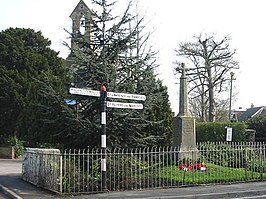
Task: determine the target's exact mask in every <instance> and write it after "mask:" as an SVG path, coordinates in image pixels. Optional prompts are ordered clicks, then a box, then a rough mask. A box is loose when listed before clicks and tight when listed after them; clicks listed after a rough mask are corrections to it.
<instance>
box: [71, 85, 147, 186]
mask: <svg viewBox="0 0 266 199" xmlns="http://www.w3.org/2000/svg"><path fill="white" fill-rule="evenodd" d="M69 93H70V94H73V95H85V96H92V97H100V110H101V132H102V133H101V148H102V156H101V176H102V190H103V191H107V187H106V108H107V107H108V108H120V109H143V104H140V103H124V102H111V101H110V102H109V101H106V99H107V98H115V99H128V100H138V101H145V100H146V96H145V95H136V94H129V93H114V92H107V91H106V87H105V86H104V85H102V86H101V90H100V91H97V90H90V89H86V88H73V87H71V88H70V89H69Z"/></svg>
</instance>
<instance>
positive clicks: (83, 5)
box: [70, 0, 89, 18]
mask: <svg viewBox="0 0 266 199" xmlns="http://www.w3.org/2000/svg"><path fill="white" fill-rule="evenodd" d="M88 10H89V7H88V6H87V5H86V3H84V1H83V0H80V1H79V3H78V5H77V6H76V7H75V9H74V10H73V11H72V13H71V15H70V17H71V18H72V17H73V16H74V15H75V13H77V12H82V11H83V12H87V11H88Z"/></svg>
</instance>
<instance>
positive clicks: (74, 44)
mask: <svg viewBox="0 0 266 199" xmlns="http://www.w3.org/2000/svg"><path fill="white" fill-rule="evenodd" d="M69 17H70V18H71V19H72V33H71V53H70V55H69V56H68V57H67V59H66V64H67V65H68V66H70V65H72V64H73V54H72V53H73V51H74V50H77V49H79V48H80V46H79V44H78V41H82V42H87V43H90V37H91V10H90V9H89V8H88V6H87V5H86V4H85V3H84V1H83V0H80V2H79V3H78V5H77V6H76V7H75V9H74V10H73V12H72V13H71V15H70V16H69Z"/></svg>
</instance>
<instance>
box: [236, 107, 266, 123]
mask: <svg viewBox="0 0 266 199" xmlns="http://www.w3.org/2000/svg"><path fill="white" fill-rule="evenodd" d="M235 115H236V117H237V120H238V121H239V122H244V121H247V120H249V119H251V118H254V117H258V116H261V115H266V106H259V107H254V105H253V104H252V105H251V107H250V108H248V109H247V110H246V111H235Z"/></svg>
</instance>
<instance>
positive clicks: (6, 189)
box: [0, 159, 266, 199]
mask: <svg viewBox="0 0 266 199" xmlns="http://www.w3.org/2000/svg"><path fill="white" fill-rule="evenodd" d="M20 176H21V161H20V160H3V159H0V199H7V198H15V199H22V198H23V199H41V198H42V199H46V198H47V199H50V198H53V199H59V198H67V199H68V198H75V199H87V198H88V199H106V198H108V199H125V198H126V199H144V198H145V199H159V198H160V199H174V198H176V199H181V198H182V199H208V198H239V197H248V196H257V195H266V181H264V182H249V183H239V184H231V185H214V186H211V185H204V186H195V187H184V188H173V189H154V190H143V191H123V192H110V193H102V194H90V195H79V196H65V197H63V196H61V197H60V196H59V195H55V194H53V193H51V192H49V191H46V190H43V189H40V188H37V187H35V186H33V185H31V184H29V183H27V182H24V181H23V180H21V178H20ZM1 192H2V193H1ZM3 193H5V194H6V196H4V195H3ZM1 194H2V195H1ZM7 196H8V197H7ZM260 198H261V197H260ZM265 198H266V197H265Z"/></svg>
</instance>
